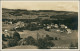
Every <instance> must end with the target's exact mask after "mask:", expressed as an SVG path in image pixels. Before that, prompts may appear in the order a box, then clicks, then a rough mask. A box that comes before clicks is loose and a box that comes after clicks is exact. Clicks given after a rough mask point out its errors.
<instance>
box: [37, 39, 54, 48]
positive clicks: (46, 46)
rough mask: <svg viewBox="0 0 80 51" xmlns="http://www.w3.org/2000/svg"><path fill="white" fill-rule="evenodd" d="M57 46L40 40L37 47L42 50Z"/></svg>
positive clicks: (45, 40) (46, 40)
mask: <svg viewBox="0 0 80 51" xmlns="http://www.w3.org/2000/svg"><path fill="white" fill-rule="evenodd" d="M54 45H55V44H54V43H53V42H52V41H49V40H48V39H46V38H45V39H41V38H40V39H38V43H37V46H38V47H39V48H40V49H48V48H50V47H52V46H54Z"/></svg>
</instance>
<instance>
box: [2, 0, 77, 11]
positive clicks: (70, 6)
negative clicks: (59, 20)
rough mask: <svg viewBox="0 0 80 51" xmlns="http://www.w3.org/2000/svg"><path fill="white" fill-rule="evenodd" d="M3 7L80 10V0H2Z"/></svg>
mask: <svg viewBox="0 0 80 51" xmlns="http://www.w3.org/2000/svg"><path fill="white" fill-rule="evenodd" d="M2 8H8V9H27V10H57V11H74V12H78V2H76V1H72V2H71V1H69V2H66V1H64V2H62V1H61V2H60V1H58V2H57V1H52V2H50V1H41V2H39V1H2Z"/></svg>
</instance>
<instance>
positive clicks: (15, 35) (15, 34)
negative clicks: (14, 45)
mask: <svg viewBox="0 0 80 51" xmlns="http://www.w3.org/2000/svg"><path fill="white" fill-rule="evenodd" d="M13 39H15V40H17V41H19V40H20V35H19V33H18V32H14V34H13Z"/></svg>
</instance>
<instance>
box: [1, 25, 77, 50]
mask: <svg viewBox="0 0 80 51" xmlns="http://www.w3.org/2000/svg"><path fill="white" fill-rule="evenodd" d="M6 28H8V29H10V28H13V26H12V25H8V26H3V28H2V29H6ZM18 33H19V34H20V36H21V38H26V37H28V36H32V37H33V38H35V39H37V34H39V37H41V38H42V37H45V36H46V35H49V36H51V37H59V38H60V40H52V41H53V42H54V44H55V46H54V47H69V46H70V43H71V42H72V43H74V44H75V43H77V42H78V31H77V30H72V33H71V34H67V33H66V32H64V33H60V32H56V31H54V30H53V29H52V31H50V32H49V31H45V30H44V29H40V30H35V31H29V30H23V32H18ZM17 48H18V47H17ZM21 48H22V49H23V47H21ZM26 49H28V48H26ZM52 49H53V48H52ZM54 49H55V48H54Z"/></svg>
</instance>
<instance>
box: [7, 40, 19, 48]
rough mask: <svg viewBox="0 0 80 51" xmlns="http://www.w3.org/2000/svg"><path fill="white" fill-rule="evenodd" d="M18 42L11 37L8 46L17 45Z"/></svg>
mask: <svg viewBox="0 0 80 51" xmlns="http://www.w3.org/2000/svg"><path fill="white" fill-rule="evenodd" d="M17 42H18V41H16V40H14V39H9V40H8V46H9V47H13V46H17Z"/></svg>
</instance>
